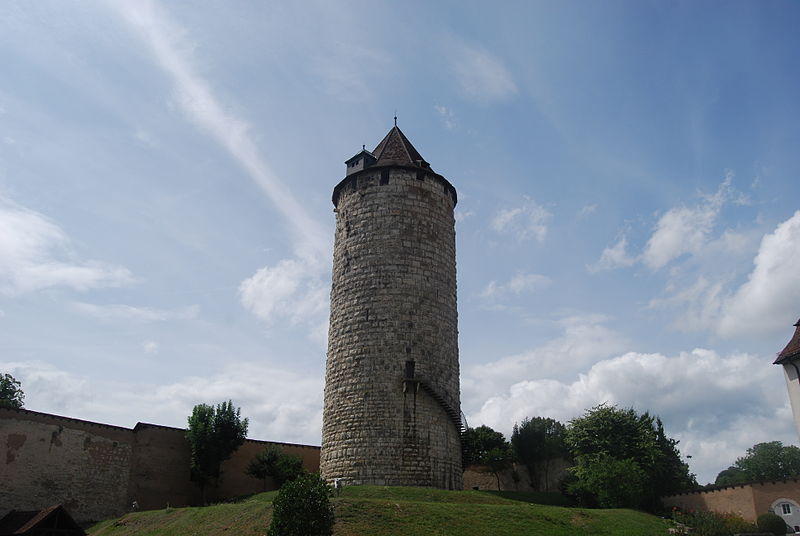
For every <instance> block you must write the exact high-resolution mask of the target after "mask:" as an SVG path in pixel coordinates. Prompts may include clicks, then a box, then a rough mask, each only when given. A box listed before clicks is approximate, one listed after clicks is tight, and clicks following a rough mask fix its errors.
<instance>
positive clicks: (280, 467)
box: [245, 447, 305, 490]
mask: <svg viewBox="0 0 800 536" xmlns="http://www.w3.org/2000/svg"><path fill="white" fill-rule="evenodd" d="M245 472H246V473H247V474H248V475H250V476H252V477H253V478H258V479H260V480H262V481H263V482H264V489H265V490H266V489H267V477H270V476H271V477H272V480H273V481H274V482H275V484H276V485H277V487H281V486H282V485H283V484H284V483H285V482H288V481H290V480H294V479H295V478H297V477H298V476H300V475H302V474H303V473H305V469H303V460H302V459H300V457H299V456H292V455H291V454H286V453H284V452H283V451H282V450H280V449H278V448H276V447H267V448H266V449H264V450H263V451H261V452H259V453H258V454H256V456H255V457H254V458H253V459H252V460H250V464H249V465H248V466H247V469H246V470H245Z"/></svg>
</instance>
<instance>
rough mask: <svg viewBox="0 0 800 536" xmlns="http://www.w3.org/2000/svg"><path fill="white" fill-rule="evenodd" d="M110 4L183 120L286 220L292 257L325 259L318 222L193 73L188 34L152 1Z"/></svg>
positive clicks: (246, 129) (243, 124) (237, 121)
mask: <svg viewBox="0 0 800 536" xmlns="http://www.w3.org/2000/svg"><path fill="white" fill-rule="evenodd" d="M113 6H114V7H116V8H117V9H119V10H120V12H121V13H122V14H123V16H124V17H125V19H126V20H127V21H128V22H129V23H130V24H131V25H132V26H133V27H134V28H135V29H136V30H138V31H139V32H140V34H141V37H142V38H143V39H144V41H145V42H146V43H147V45H148V46H149V47H150V48H151V50H152V52H153V54H154V56H155V59H156V61H157V62H158V64H159V65H160V66H161V68H162V69H163V70H164V71H165V72H166V73H167V74H168V75H169V76H170V77H171V78H172V81H173V84H174V86H173V91H174V98H175V100H176V102H177V103H178V105H179V106H180V108H181V110H182V111H183V112H184V113H185V115H186V117H187V118H188V119H189V120H190V121H191V122H193V123H194V124H195V125H197V126H198V127H199V128H201V129H202V130H204V131H206V132H207V133H208V134H209V135H210V136H211V137H212V138H213V139H214V140H216V142H217V143H219V144H220V146H222V147H223V148H225V149H226V150H227V151H228V152H229V153H230V155H231V156H232V157H233V158H234V160H235V161H236V162H237V163H238V164H239V165H240V166H241V167H242V168H243V169H244V170H245V171H246V172H247V173H248V174H249V175H250V177H251V178H252V179H253V181H254V182H255V183H256V184H257V185H258V186H259V187H260V188H261V189H262V190H263V191H264V193H266V194H267V196H268V197H269V199H270V200H271V201H272V203H273V205H274V206H275V208H276V209H277V210H278V211H280V212H281V213H282V214H283V215H284V217H285V218H286V219H287V221H288V222H289V224H290V226H291V229H292V231H293V232H294V234H295V235H296V236H297V237H298V238H299V242H298V244H297V253H298V254H299V255H300V256H302V257H309V258H314V257H319V256H326V254H327V251H328V246H327V242H328V241H327V240H326V237H325V234H326V233H324V232H323V230H322V228H321V226H320V224H319V222H317V221H316V220H315V219H314V218H312V217H311V216H310V215H309V214H308V213H307V212H306V210H305V208H304V207H303V206H302V205H301V204H300V203H298V201H297V199H295V197H294V196H293V195H292V193H291V191H290V189H289V188H287V186H286V185H285V184H284V183H283V182H282V181H281V180H280V179H279V178H278V177H277V176H276V175H275V173H274V172H273V171H272V170H271V169H270V167H269V166H268V165H267V163H266V162H265V160H264V158H263V157H262V156H261V154H260V153H259V151H258V149H257V148H256V145H255V143H253V140H252V139H251V136H250V134H249V125H248V124H247V123H246V122H245V121H244V120H242V119H241V118H239V117H236V116H235V115H234V114H233V113H231V112H230V111H228V110H226V109H225V108H224V107H223V106H222V105H221V104H220V101H219V99H218V98H217V96H216V95H215V93H214V90H213V87H212V85H211V83H210V82H209V81H208V80H206V79H204V78H203V77H201V76H200V75H198V74H197V72H196V70H195V67H194V63H195V58H194V56H193V54H192V50H193V49H194V48H195V47H194V44H193V43H191V42H188V40H187V39H186V35H187V32H186V31H185V30H184V29H183V28H181V27H179V26H177V25H175V24H173V23H172V22H171V21H170V20H169V18H168V16H167V14H166V13H165V12H164V10H163V9H162V8H161V7H160V6H158V5H156V4H155V3H154V2H152V1H147V0H142V1H139V2H125V3H118V4H113Z"/></svg>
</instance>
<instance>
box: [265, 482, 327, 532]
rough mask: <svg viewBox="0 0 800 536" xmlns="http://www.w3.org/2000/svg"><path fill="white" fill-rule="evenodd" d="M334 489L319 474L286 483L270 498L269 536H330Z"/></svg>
mask: <svg viewBox="0 0 800 536" xmlns="http://www.w3.org/2000/svg"><path fill="white" fill-rule="evenodd" d="M332 492H333V490H331V487H330V486H329V485H328V484H327V483H326V482H325V481H324V480H322V478H320V476H319V475H318V474H305V475H303V476H301V477H299V478H296V479H295V480H292V481H290V482H287V483H286V484H284V485H283V486H281V489H280V490H279V491H278V495H277V496H276V497H275V499H274V500H273V501H272V522H271V524H270V526H269V532H268V533H267V534H268V536H329V535H330V534H331V533H332V532H333V521H334V519H333V507H332V506H331V501H330V497H331V495H332Z"/></svg>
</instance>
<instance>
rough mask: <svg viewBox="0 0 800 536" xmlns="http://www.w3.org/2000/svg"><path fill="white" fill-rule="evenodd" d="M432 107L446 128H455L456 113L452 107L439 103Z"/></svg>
mask: <svg viewBox="0 0 800 536" xmlns="http://www.w3.org/2000/svg"><path fill="white" fill-rule="evenodd" d="M433 109H434V110H436V113H437V114H438V115H439V120H440V121H441V122H442V125H444V127H445V128H446V129H447V130H453V129H454V128H456V125H457V124H458V122H457V121H456V114H455V112H453V110H452V109H450V108H448V107H447V106H442V105H441V104H436V105H434V107H433Z"/></svg>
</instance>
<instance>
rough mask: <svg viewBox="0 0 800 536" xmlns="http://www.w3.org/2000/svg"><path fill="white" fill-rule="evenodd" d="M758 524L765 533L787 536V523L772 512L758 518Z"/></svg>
mask: <svg viewBox="0 0 800 536" xmlns="http://www.w3.org/2000/svg"><path fill="white" fill-rule="evenodd" d="M756 524H757V525H758V528H759V529H761V530H762V531H764V532H770V533H772V534H777V535H781V534H786V523H785V522H784V521H783V519H781V518H780V516H778V515H777V514H773V513H772V512H768V513H766V514H761V515H760V516H758V519H757V520H756Z"/></svg>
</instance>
